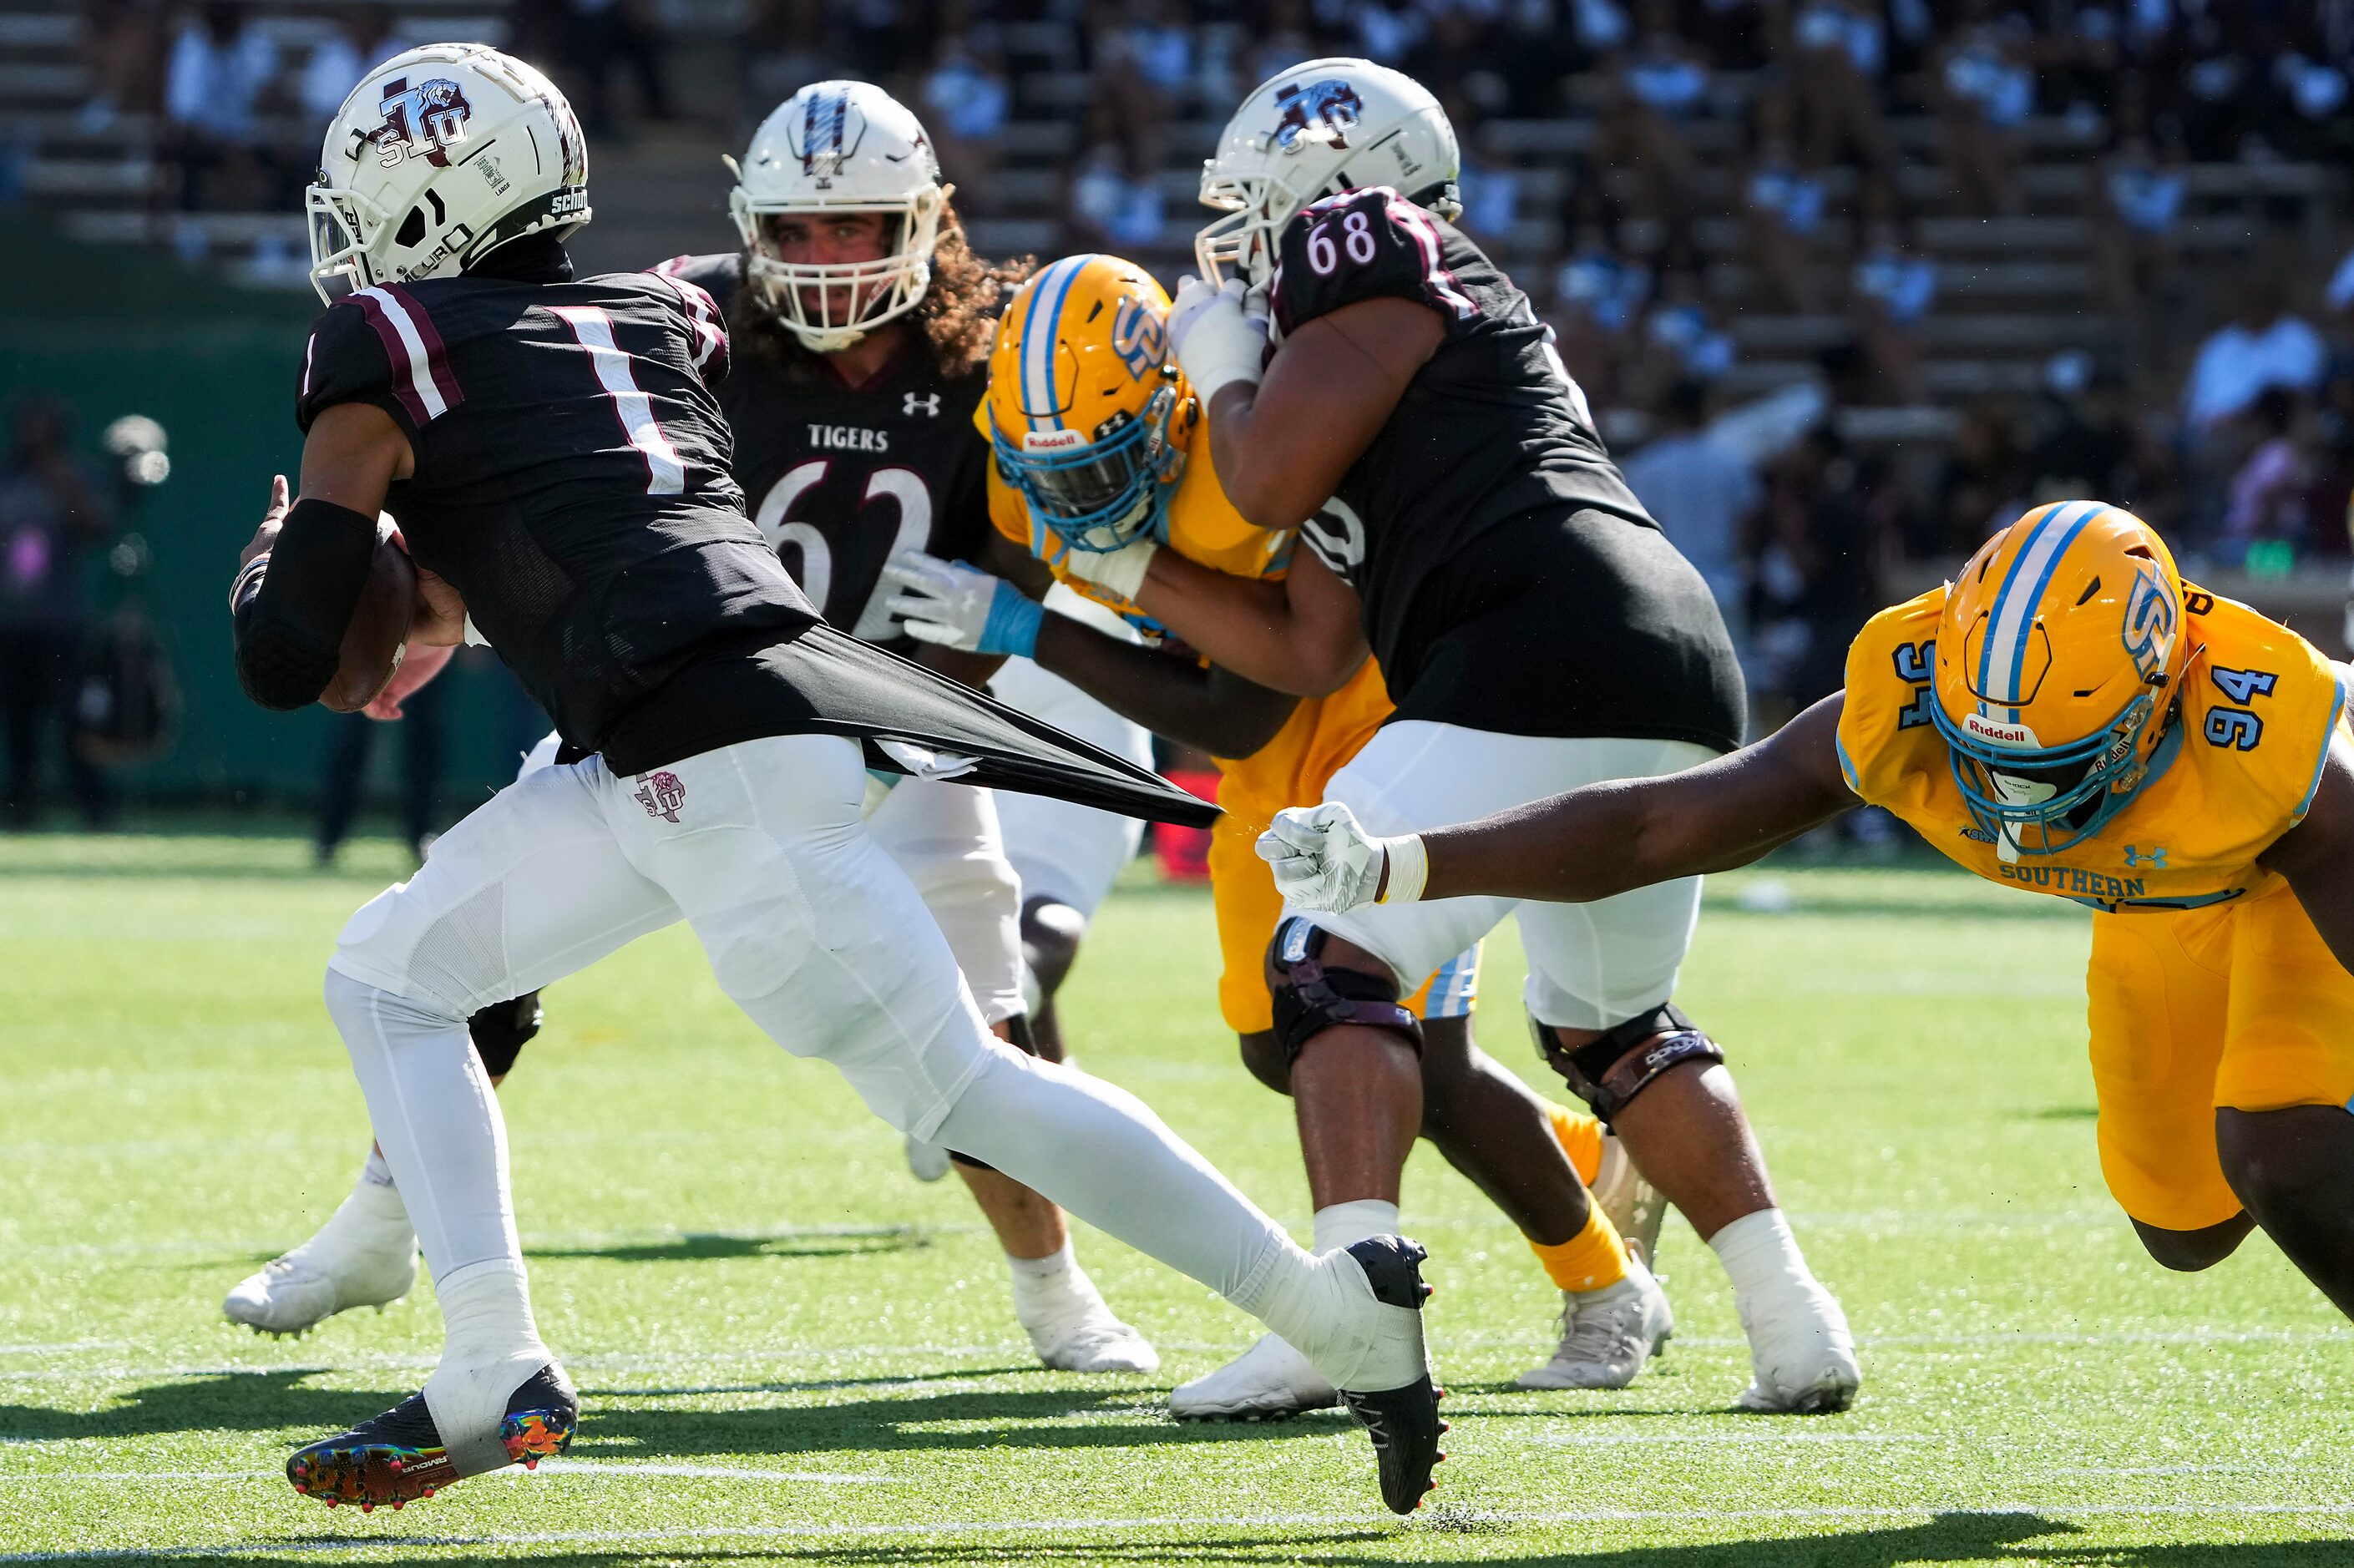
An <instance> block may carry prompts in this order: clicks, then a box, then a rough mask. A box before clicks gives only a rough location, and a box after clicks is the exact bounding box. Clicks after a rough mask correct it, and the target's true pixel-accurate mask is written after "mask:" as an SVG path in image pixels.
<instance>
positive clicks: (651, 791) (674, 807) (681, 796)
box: [631, 773, 686, 822]
mask: <svg viewBox="0 0 2354 1568" xmlns="http://www.w3.org/2000/svg"><path fill="white" fill-rule="evenodd" d="M631 799H633V800H636V801H637V803H638V804H639V805H641V806H643V807H644V808H645V809H646V815H647V816H649V817H660V818H662V819H663V821H667V822H675V821H678V809H679V808H680V807H681V806H684V805H685V804H686V786H685V785H684V784H682V783H680V782H679V779H678V775H677V774H675V773H642V774H640V775H639V776H638V788H637V791H636V793H635V794H634V795H633V796H632V797H631Z"/></svg>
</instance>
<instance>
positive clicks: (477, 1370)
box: [424, 1258, 556, 1475]
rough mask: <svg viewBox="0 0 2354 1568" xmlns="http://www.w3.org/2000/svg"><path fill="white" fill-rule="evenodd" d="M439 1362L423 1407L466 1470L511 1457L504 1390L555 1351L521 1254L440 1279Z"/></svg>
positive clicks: (497, 1463)
mask: <svg viewBox="0 0 2354 1568" xmlns="http://www.w3.org/2000/svg"><path fill="white" fill-rule="evenodd" d="M433 1290H434V1294H435V1295H436V1296H438V1297H439V1298H440V1301H441V1321H442V1324H443V1338H442V1344H441V1364H440V1365H439V1366H437V1367H435V1368H434V1369H433V1375H432V1376H431V1377H429V1378H427V1379H426V1380H425V1391H424V1392H425V1407H426V1408H427V1409H428V1410H429V1411H431V1412H432V1414H433V1425H435V1426H436V1427H437V1428H438V1429H439V1430H440V1434H441V1441H442V1442H443V1443H444V1444H446V1445H448V1446H449V1448H450V1457H451V1460H452V1461H453V1462H454V1463H455V1464H456V1466H457V1468H458V1472H459V1474H461V1475H477V1474H480V1473H481V1472H482V1471H483V1470H488V1469H495V1468H497V1467H499V1466H501V1465H504V1464H505V1463H506V1462H507V1457H506V1450H505V1449H504V1447H503V1446H501V1445H500V1443H499V1440H498V1437H499V1423H500V1420H501V1418H502V1417H504V1415H505V1414H506V1408H507V1396H508V1395H510V1394H512V1393H514V1391H515V1390H516V1389H518V1388H520V1387H522V1386H523V1384H524V1383H525V1382H526V1381H527V1380H528V1379H529V1378H530V1377H531V1374H532V1373H534V1372H537V1371H538V1370H539V1369H540V1368H541V1367H543V1366H546V1365H547V1364H548V1363H549V1362H551V1361H554V1360H555V1359H556V1358H555V1357H554V1356H552V1355H550V1354H549V1353H548V1351H547V1347H546V1345H544V1344H542V1343H541V1342H540V1338H539V1325H538V1324H537V1323H536V1322H535V1321H534V1320H533V1318H532V1313H531V1292H530V1289H529V1287H528V1286H527V1285H526V1284H525V1278H524V1268H523V1263H522V1261H521V1260H520V1259H515V1260H509V1259H506V1258H493V1259H492V1260H491V1261H489V1262H487V1263H477V1264H472V1265H469V1266H466V1267H464V1268H460V1269H455V1270H452V1271H451V1273H450V1274H448V1275H446V1276H444V1277H442V1278H440V1279H439V1280H436V1281H435V1282H434V1287H433Z"/></svg>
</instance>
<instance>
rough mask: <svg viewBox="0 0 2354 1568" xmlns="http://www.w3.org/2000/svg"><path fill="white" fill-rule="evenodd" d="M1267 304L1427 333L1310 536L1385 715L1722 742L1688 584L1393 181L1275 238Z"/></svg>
mask: <svg viewBox="0 0 2354 1568" xmlns="http://www.w3.org/2000/svg"><path fill="white" fill-rule="evenodd" d="M1278 256H1279V264H1278V268H1277V270H1276V273H1275V277H1274V281H1273V283H1272V285H1271V293H1270V299H1269V306H1270V309H1271V310H1272V312H1273V315H1274V323H1275V328H1276V331H1277V332H1278V334H1284V335H1288V334H1293V333H1297V332H1298V331H1299V329H1300V328H1301V327H1303V326H1304V325H1306V324H1307V323H1309V322H1310V321H1312V320H1314V319H1315V318H1317V317H1319V316H1321V315H1325V314H1328V313H1331V312H1333V311H1336V310H1339V309H1340V308H1341V307H1342V306H1344V305H1349V304H1353V303H1356V302H1360V301H1363V300H1371V299H1381V298H1394V299H1405V300H1410V301H1412V302H1415V303H1417V304H1421V305H1426V306H1427V307H1429V308H1430V309H1432V310H1434V311H1436V312H1437V313H1438V315H1439V317H1440V319H1441V320H1442V321H1443V322H1444V323H1446V335H1445V337H1444V338H1443V339H1442V340H1441V342H1440V344H1439V346H1438V348H1437V352H1435V353H1434V354H1433V355H1431V357H1430V359H1429V361H1428V362H1427V363H1426V364H1425V365H1424V366H1422V367H1421V368H1420V369H1419V370H1417V371H1416V373H1415V376H1414V378H1413V380H1412V381H1411V382H1410V383H1409V384H1408V385H1407V387H1406V390H1405V396H1404V397H1401V398H1400V399H1399V401H1398V405H1397V407H1396V408H1395V409H1394V410H1393V411H1392V412H1391V414H1390V417H1389V419H1388V421H1387V423H1385V424H1384V426H1383V427H1382V429H1381V432H1380V433H1379V434H1378V435H1376V436H1375V437H1374V438H1373V442H1372V444H1371V445H1370V446H1368V447H1367V448H1366V449H1365V450H1364V452H1363V455H1361V456H1360V457H1359V458H1358V459H1357V461H1355V462H1354V463H1353V464H1352V465H1351V466H1350V469H1349V471H1348V472H1347V473H1346V474H1345V475H1344V476H1342V478H1341V485H1340V490H1339V493H1338V494H1337V495H1336V496H1335V497H1334V498H1333V502H1332V503H1331V507H1330V509H1329V511H1330V514H1331V519H1332V520H1333V521H1331V522H1329V523H1328V524H1314V523H1311V524H1310V543H1311V544H1313V545H1314V546H1315V547H1316V550H1317V554H1318V556H1319V557H1320V558H1321V559H1322V560H1323V561H1324V562H1325V563H1326V564H1327V565H1329V566H1331V567H1332V568H1333V569H1334V570H1335V571H1337V572H1339V573H1340V574H1341V576H1343V577H1346V578H1347V579H1348V580H1349V581H1350V582H1351V583H1352V585H1353V586H1354V587H1355V588H1356V589H1357V592H1358V594H1359V596H1360V597H1361V598H1362V599H1363V603H1364V622H1365V632H1366V638H1367V641H1370V642H1371V643H1372V645H1373V652H1374V655H1375V657H1376V658H1378V659H1379V660H1380V661H1381V663H1382V669H1383V672H1384V674H1386V675H1387V677H1388V679H1389V687H1390V690H1391V691H1392V692H1393V693H1394V694H1396V695H1397V702H1398V712H1399V714H1400V715H1401V716H1403V717H1408V718H1426V719H1433V720H1437V721H1439V722H1442V723H1447V724H1454V725H1459V726H1465V727H1469V728H1473V729H1487V730H1498V731H1503V732H1506V733H1512V734H1522V735H1543V736H1625V737H1628V738H1634V739H1649V738H1656V739H1663V740H1690V741H1695V742H1698V743H1700V744H1702V745H1704V746H1709V747H1716V748H1718V749H1721V750H1731V749H1732V748H1733V747H1736V746H1738V745H1739V744H1740V739H1741V731H1742V725H1743V720H1744V710H1745V700H1744V695H1743V692H1742V686H1741V673H1740V668H1739V666H1738V665H1737V664H1736V663H1735V662H1734V656H1733V644H1732V640H1731V638H1730V637H1729V636H1728V635H1727V634H1726V632H1725V630H1724V622H1723V617H1722V616H1721V615H1720V614H1719V613H1718V612H1717V609H1716V603H1715V600H1714V599H1713V598H1712V597H1711V595H1710V593H1709V591H1708V587H1707V585H1706V583H1704V582H1703V581H1702V579H1701V577H1700V574H1699V573H1698V572H1697V571H1695V570H1694V569H1693V568H1692V567H1691V563H1690V562H1688V561H1686V560H1685V559H1684V558H1683V556H1681V554H1679V553H1678V552H1677V550H1676V549H1675V547H1674V546H1672V545H1670V544H1669V543H1668V541H1667V538H1666V536H1665V535H1662V534H1661V533H1660V532H1659V527H1658V525H1657V524H1654V523H1653V522H1652V521H1651V519H1650V517H1649V514H1646V513H1645V512H1644V510H1643V507H1642V503H1640V502H1638V501H1637V500H1636V499H1635V495H1634V493H1633V492H1631V491H1630V490H1628V488H1627V483H1626V481H1625V480H1623V479H1622V478H1620V477H1619V474H1618V471H1617V468H1616V467H1615V466H1614V465H1613V464H1612V463H1611V461H1610V457H1609V454H1608V453H1607V452H1606V450H1604V449H1603V445H1602V440H1601V438H1600V437H1599V436H1597V435H1596V433H1595V431H1594V425H1593V419H1592V417H1591V415H1590V414H1589V413H1588V411H1587V409H1586V407H1585V394H1584V393H1582V392H1581V391H1579V390H1578V388H1577V386H1576V384H1575V382H1573V381H1571V380H1570V379H1569V376H1568V374H1567V373H1566V372H1565V371H1564V369H1563V368H1562V365H1561V360H1560V356H1559V355H1556V354H1555V353H1554V352H1553V344H1552V334H1551V333H1550V331H1549V330H1548V329H1547V328H1546V327H1545V326H1544V325H1543V323H1540V322H1539V321H1538V320H1537V318H1536V313H1535V312H1534V311H1533V310H1532V309H1531V308H1530V305H1529V302H1528V298H1527V296H1526V295H1524V294H1522V292H1521V291H1520V290H1518V289H1516V288H1514V287H1513V286H1512V282H1511V280H1510V279H1509V278H1507V277H1505V276H1504V274H1503V273H1502V272H1501V271H1500V270H1498V269H1497V267H1496V266H1495V264H1494V263H1493V262H1491V261H1490V260H1488V258H1487V256H1486V255H1485V254H1484V253H1482V252H1481V251H1480V249H1479V247H1478V246H1476V245H1474V244H1472V243H1471V241H1470V240H1469V239H1468V238H1465V237H1464V236H1463V235H1462V234H1461V233H1460V232H1458V230H1457V229H1455V228H1453V227H1452V226H1450V225H1449V224H1447V223H1446V222H1445V221H1443V220H1442V219H1440V218H1438V217H1435V216H1433V215H1432V214H1430V213H1428V212H1426V211H1425V210H1424V209H1422V208H1421V207H1416V206H1415V205H1414V204H1413V203H1411V202H1408V201H1406V200H1405V199H1404V198H1403V197H1401V196H1398V195H1397V193H1396V192H1394V191H1391V190H1387V189H1382V188H1369V189H1363V190H1353V191H1345V192H1342V193H1341V194H1340V195H1338V196H1331V197H1329V198H1327V199H1326V200H1323V201H1320V202H1318V203H1316V204H1314V205H1312V206H1310V207H1306V208H1303V209H1302V210H1301V211H1300V213H1299V215H1298V216H1297V217H1294V218H1293V219H1292V220H1291V222H1290V224H1289V225H1288V226H1287V227H1286V228H1285V229H1284V232H1283V237H1282V241H1281V245H1280V247H1279V250H1278Z"/></svg>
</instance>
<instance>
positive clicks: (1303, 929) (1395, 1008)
mask: <svg viewBox="0 0 2354 1568" xmlns="http://www.w3.org/2000/svg"><path fill="white" fill-rule="evenodd" d="M1328 939H1329V938H1328V936H1327V933H1325V932H1324V931H1323V930H1321V929H1320V928H1319V927H1316V926H1315V925H1314V924H1313V923H1311V922H1310V921H1309V920H1306V919H1304V918H1301V917H1300V916H1292V917H1291V918H1290V919H1288V920H1286V921H1284V922H1282V923H1281V924H1280V925H1278V926H1277V927H1276V928H1275V939H1274V940H1273V941H1271V942H1269V943H1267V991H1268V994H1269V995H1270V996H1272V997H1273V999H1274V1001H1275V1037H1276V1039H1277V1041H1278V1042H1279V1043H1280V1044H1282V1046H1283V1062H1284V1067H1285V1071H1286V1072H1287V1074H1288V1071H1289V1069H1290V1065H1291V1064H1292V1063H1293V1062H1295V1061H1297V1060H1299V1053H1300V1051H1301V1049H1302V1048H1303V1047H1305V1046H1306V1045H1307V1044H1308V1043H1309V1042H1310V1040H1312V1039H1314V1038H1315V1037H1316V1036H1317V1035H1319V1034H1320V1033H1323V1032H1324V1031H1325V1030H1327V1029H1330V1028H1331V1027H1332V1026H1333V1025H1335V1024H1340V1023H1353V1024H1356V1025H1358V1026H1360V1027H1361V1028H1365V1029H1385V1030H1387V1031H1389V1032H1390V1033H1393V1034H1395V1035H1397V1036H1399V1037H1400V1038H1401V1039H1403V1040H1405V1043H1406V1044H1409V1045H1411V1046H1413V1047H1414V1053H1415V1054H1416V1055H1417V1056H1419V1055H1421V1054H1422V1020H1420V1019H1419V1018H1416V1016H1415V1015H1414V1012H1413V1010H1412V1009H1410V1008H1407V1007H1405V1006H1404V1005H1402V1004H1401V1003H1400V1002H1399V1001H1398V995H1397V982H1396V981H1394V980H1391V979H1390V978H1389V976H1388V975H1386V974H1381V975H1369V974H1365V973H1363V972H1361V971H1359V970H1356V969H1328V968H1327V967H1325V965H1324V964H1323V963H1322V962H1320V960H1319V959H1318V958H1317V955H1318V954H1320V953H1321V952H1322V951H1323V950H1324V944H1325V942H1326V941H1327V940H1328Z"/></svg>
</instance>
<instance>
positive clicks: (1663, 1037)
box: [1529, 1002, 1724, 1127]
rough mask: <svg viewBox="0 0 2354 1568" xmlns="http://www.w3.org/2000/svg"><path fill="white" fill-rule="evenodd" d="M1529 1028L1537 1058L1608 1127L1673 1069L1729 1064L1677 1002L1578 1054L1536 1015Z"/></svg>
mask: <svg viewBox="0 0 2354 1568" xmlns="http://www.w3.org/2000/svg"><path fill="white" fill-rule="evenodd" d="M1529 1027H1530V1028H1531V1029H1532V1031H1534V1032H1535V1033H1536V1037H1537V1052H1538V1054H1540V1055H1542V1056H1543V1057H1544V1059H1545V1062H1546V1063H1547V1065H1550V1066H1551V1067H1552V1068H1553V1071H1554V1072H1556V1073H1559V1074H1560V1075H1562V1077H1563V1079H1564V1081H1566V1082H1567V1083H1568V1085H1569V1086H1570V1088H1571V1089H1572V1090H1573V1091H1575V1094H1576V1095H1577V1097H1578V1098H1580V1099H1582V1100H1584V1101H1585V1103H1586V1104H1587V1105H1588V1106H1589V1107H1592V1108H1593V1111H1594V1114H1595V1115H1596V1117H1598V1118H1601V1121H1602V1124H1603V1125H1604V1126H1605V1127H1607V1126H1609V1125H1610V1118H1612V1117H1614V1116H1616V1115H1617V1114H1618V1111H1619V1109H1620V1108H1621V1107H1624V1106H1625V1105H1626V1104H1627V1102H1628V1100H1631V1099H1633V1098H1634V1097H1636V1096H1637V1095H1639V1094H1641V1093H1642V1092H1643V1091H1644V1090H1645V1089H1648V1088H1649V1087H1650V1086H1651V1085H1652V1083H1653V1082H1654V1081H1655V1080H1656V1079H1657V1078H1658V1077H1659V1075H1660V1074H1662V1073H1664V1072H1666V1071H1667V1070H1668V1069H1669V1068H1670V1067H1675V1066H1681V1065H1683V1064H1684V1063H1686V1062H1703V1063H1705V1062H1722V1061H1723V1060H1724V1048H1723V1046H1721V1045H1719V1044H1717V1043H1716V1042H1715V1041H1713V1040H1711V1039H1710V1038H1709V1037H1708V1036H1707V1035H1705V1034H1703V1033H1701V1032H1700V1030H1699V1029H1697V1028H1695V1027H1694V1026H1693V1024H1692V1021H1691V1019H1689V1018H1686V1017H1685V1016H1684V1015H1683V1013H1682V1012H1681V1011H1680V1010H1678V1008H1677V1007H1676V1006H1675V1004H1674V1003H1673V1002H1662V1003H1660V1004H1659V1006H1657V1007H1655V1008H1653V1009H1651V1010H1650V1011H1649V1012H1638V1013H1637V1014H1636V1015H1635V1016H1634V1017H1632V1018H1630V1019H1628V1020H1627V1022H1624V1023H1621V1024H1618V1025H1617V1027H1615V1028H1611V1029H1606V1030H1604V1031H1603V1032H1602V1033H1601V1034H1599V1035H1598V1036H1596V1038H1595V1039H1593V1040H1592V1041H1589V1042H1588V1043H1587V1044H1584V1045H1580V1046H1579V1047H1577V1049H1575V1050H1574V1051H1572V1050H1567V1049H1564V1047H1563V1045H1562V1044H1561V1042H1560V1040H1559V1039H1557V1038H1556V1037H1555V1036H1554V1034H1553V1030H1552V1029H1551V1028H1550V1027H1549V1026H1547V1025H1545V1024H1543V1023H1540V1022H1537V1021H1536V1020H1535V1019H1534V1018H1533V1017H1532V1018H1531V1019H1530V1020H1529Z"/></svg>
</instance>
